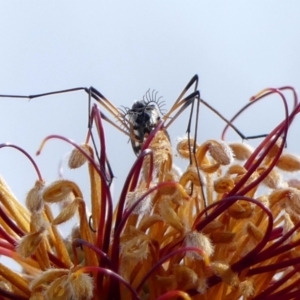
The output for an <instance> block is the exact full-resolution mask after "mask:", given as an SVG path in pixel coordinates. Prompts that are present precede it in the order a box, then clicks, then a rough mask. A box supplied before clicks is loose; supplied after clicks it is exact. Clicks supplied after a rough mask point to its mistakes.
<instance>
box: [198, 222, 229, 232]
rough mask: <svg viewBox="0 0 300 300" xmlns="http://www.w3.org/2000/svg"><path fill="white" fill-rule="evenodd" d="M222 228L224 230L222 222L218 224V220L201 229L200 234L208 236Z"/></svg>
mask: <svg viewBox="0 0 300 300" xmlns="http://www.w3.org/2000/svg"><path fill="white" fill-rule="evenodd" d="M222 228H224V224H223V223H222V222H220V221H219V220H212V221H211V222H210V223H208V224H207V225H206V226H205V227H204V228H203V230H202V233H204V234H209V233H211V232H214V231H215V230H217V229H220V230H221V229H222Z"/></svg>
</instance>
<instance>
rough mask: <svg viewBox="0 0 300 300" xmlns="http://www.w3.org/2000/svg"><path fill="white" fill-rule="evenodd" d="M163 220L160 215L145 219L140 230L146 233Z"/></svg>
mask: <svg viewBox="0 0 300 300" xmlns="http://www.w3.org/2000/svg"><path fill="white" fill-rule="evenodd" d="M162 221H163V218H162V217H161V216H159V215H150V216H147V217H144V218H143V219H142V220H141V222H140V223H139V226H138V229H139V230H140V231H142V232H146V230H147V229H148V228H149V227H151V226H152V225H154V224H155V223H157V222H162Z"/></svg>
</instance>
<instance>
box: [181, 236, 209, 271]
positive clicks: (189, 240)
mask: <svg viewBox="0 0 300 300" xmlns="http://www.w3.org/2000/svg"><path fill="white" fill-rule="evenodd" d="M184 244H185V246H186V247H197V248H200V249H202V251H203V254H201V255H200V254H199V253H197V252H191V251H189V252H187V253H186V256H187V257H189V258H191V259H199V260H204V261H205V262H206V264H207V265H209V264H210V263H209V257H210V256H212V255H213V253H214V246H213V244H212V243H211V241H210V239H209V238H208V237H207V236H205V235H204V234H202V233H200V232H197V231H189V232H187V233H186V234H185V237H184Z"/></svg>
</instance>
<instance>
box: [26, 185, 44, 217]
mask: <svg viewBox="0 0 300 300" xmlns="http://www.w3.org/2000/svg"><path fill="white" fill-rule="evenodd" d="M44 187H45V182H44V181H40V180H37V181H36V183H35V185H34V187H33V188H32V189H31V190H30V191H29V192H28V194H27V196H26V200H25V205H26V207H27V209H28V210H29V211H30V212H31V213H38V212H41V211H42V210H43V207H44V202H43V199H42V197H41V191H42V190H43V188H44Z"/></svg>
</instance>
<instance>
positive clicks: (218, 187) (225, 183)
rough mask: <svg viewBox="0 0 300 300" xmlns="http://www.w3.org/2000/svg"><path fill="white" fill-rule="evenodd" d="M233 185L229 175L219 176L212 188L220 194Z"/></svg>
mask: <svg viewBox="0 0 300 300" xmlns="http://www.w3.org/2000/svg"><path fill="white" fill-rule="evenodd" d="M233 187H234V181H233V180H232V179H231V178H230V177H221V178H218V179H217V180H215V182H214V190H215V192H217V193H220V194H223V193H228V192H230V191H231V190H232V189H233Z"/></svg>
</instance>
